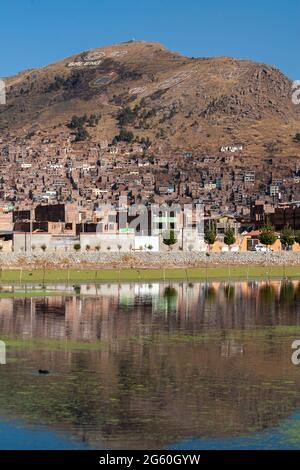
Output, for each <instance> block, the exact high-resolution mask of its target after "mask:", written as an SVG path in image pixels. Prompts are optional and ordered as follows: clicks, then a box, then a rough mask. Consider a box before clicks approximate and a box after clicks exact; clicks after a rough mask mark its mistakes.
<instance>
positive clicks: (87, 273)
mask: <svg viewBox="0 0 300 470" xmlns="http://www.w3.org/2000/svg"><path fill="white" fill-rule="evenodd" d="M269 279H282V280H287V279H300V265H298V266H286V265H281V266H280V265H278V266H253V265H251V266H233V265H228V266H207V267H186V268H118V269H116V268H115V269H108V268H102V269H95V268H94V269H85V268H79V267H78V268H77V269H74V268H69V269H58V268H57V269H54V268H45V269H38V268H35V269H17V268H16V269H5V270H1V271H0V284H5V283H17V284H22V283H33V284H34V283H39V284H43V285H44V284H46V283H47V284H48V283H50V284H51V283H52V284H53V283H60V282H62V283H66V284H70V283H76V282H78V283H84V282H89V283H96V284H97V283H103V282H143V281H145V282H147V281H149V282H151V281H182V282H190V281H191V282H192V281H197V280H199V281H206V280H207V281H213V280H225V281H238V280H269Z"/></svg>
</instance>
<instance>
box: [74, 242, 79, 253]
mask: <svg viewBox="0 0 300 470" xmlns="http://www.w3.org/2000/svg"><path fill="white" fill-rule="evenodd" d="M73 248H74V250H75V251H79V250H80V248H81V245H80V243H75V245H74V247H73Z"/></svg>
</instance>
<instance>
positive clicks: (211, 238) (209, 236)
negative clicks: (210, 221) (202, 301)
mask: <svg viewBox="0 0 300 470" xmlns="http://www.w3.org/2000/svg"><path fill="white" fill-rule="evenodd" d="M216 239H217V234H216V232H215V230H211V229H209V230H205V232H204V240H205V242H206V243H207V244H208V246H209V249H210V246H211V245H213V244H214V243H215V241H216Z"/></svg>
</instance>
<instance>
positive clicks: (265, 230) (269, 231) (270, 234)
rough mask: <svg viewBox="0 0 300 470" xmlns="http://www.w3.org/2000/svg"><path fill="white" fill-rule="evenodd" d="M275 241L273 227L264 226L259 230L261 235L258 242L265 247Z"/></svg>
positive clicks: (269, 225)
mask: <svg viewBox="0 0 300 470" xmlns="http://www.w3.org/2000/svg"><path fill="white" fill-rule="evenodd" d="M276 240H277V236H276V234H275V230H274V227H273V225H271V224H266V225H264V226H263V227H262V229H261V234H260V235H259V241H260V242H261V243H262V244H263V245H265V246H270V245H273V244H274V243H275V242H276Z"/></svg>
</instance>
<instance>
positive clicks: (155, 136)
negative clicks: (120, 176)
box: [0, 42, 300, 156]
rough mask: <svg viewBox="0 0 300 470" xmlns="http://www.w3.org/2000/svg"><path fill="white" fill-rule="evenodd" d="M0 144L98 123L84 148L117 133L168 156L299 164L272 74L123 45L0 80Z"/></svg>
mask: <svg viewBox="0 0 300 470" xmlns="http://www.w3.org/2000/svg"><path fill="white" fill-rule="evenodd" d="M6 88H7V104H6V105H5V106H0V136H1V135H7V133H9V134H17V135H20V136H24V135H26V133H28V131H30V132H34V131H35V130H37V129H43V130H45V129H46V130H49V131H50V130H51V129H52V128H53V127H54V126H56V127H57V126H62V127H64V128H65V126H66V124H68V123H70V120H71V118H72V116H73V115H77V116H82V115H84V114H87V115H91V114H96V115H97V120H96V121H95V122H93V126H92V127H90V128H89V134H90V138H91V140H92V141H93V142H94V141H95V142H99V141H103V140H108V141H109V142H110V141H112V139H113V138H114V136H116V135H118V134H119V132H120V128H123V129H124V130H125V131H126V132H127V131H131V132H132V133H133V134H134V136H135V137H137V136H138V138H139V139H141V138H142V137H143V138H149V139H150V141H151V142H154V141H155V142H158V143H162V144H164V145H166V146H170V147H172V148H186V149H197V150H198V149H199V150H201V151H203V152H213V151H217V150H218V149H219V147H220V146H221V145H228V144H232V143H242V144H243V145H244V148H246V149H247V153H249V154H252V155H254V156H255V155H258V156H263V155H265V154H269V153H270V151H272V152H274V151H275V152H276V153H277V154H279V155H297V153H299V143H297V142H296V141H295V139H294V136H295V134H296V133H297V132H299V131H300V123H299V119H300V106H295V105H294V104H293V103H292V99H291V95H292V84H291V81H290V80H289V79H288V78H287V77H286V76H284V75H283V74H282V73H281V72H280V71H279V70H277V69H275V68H274V67H271V66H269V65H265V64H261V63H257V62H252V61H249V60H239V59H233V58H229V57H216V58H189V57H184V56H182V55H180V54H178V53H174V52H171V51H169V50H167V49H166V48H164V47H163V46H162V45H160V44H158V43H150V42H128V43H122V44H118V45H112V46H108V47H104V48H97V49H93V50H89V51H86V52H82V53H80V54H78V55H75V56H73V57H69V58H67V59H64V60H61V61H59V62H57V63H55V64H52V65H49V66H47V67H43V68H40V69H33V70H26V71H24V72H21V73H19V74H18V75H16V76H13V77H9V78H7V79H6Z"/></svg>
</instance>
